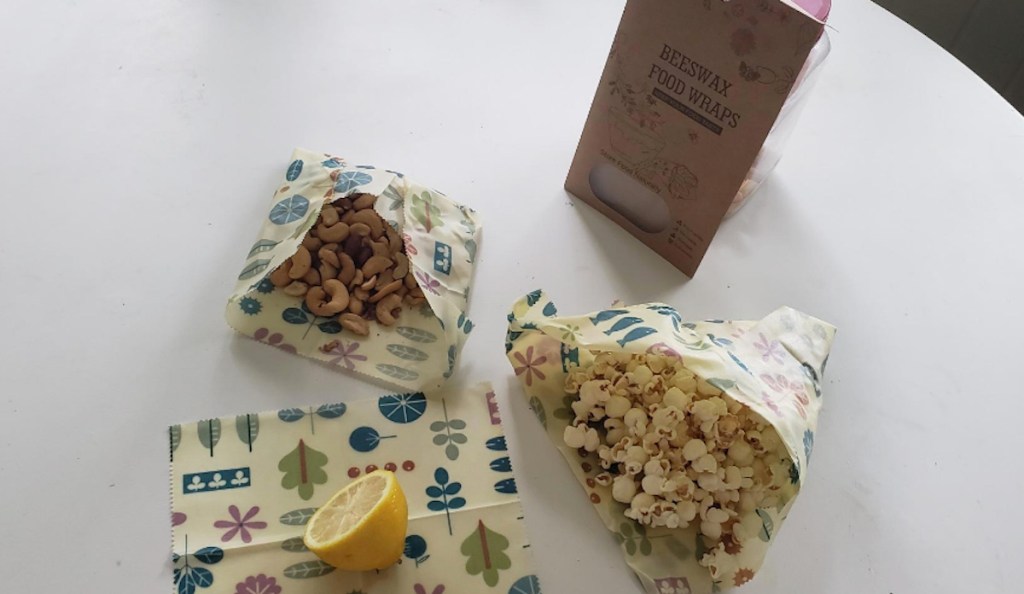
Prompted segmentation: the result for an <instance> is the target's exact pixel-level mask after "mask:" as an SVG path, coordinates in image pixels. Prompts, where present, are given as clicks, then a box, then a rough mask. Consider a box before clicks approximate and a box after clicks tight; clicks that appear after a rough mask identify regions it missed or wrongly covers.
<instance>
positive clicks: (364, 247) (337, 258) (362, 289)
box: [270, 194, 426, 336]
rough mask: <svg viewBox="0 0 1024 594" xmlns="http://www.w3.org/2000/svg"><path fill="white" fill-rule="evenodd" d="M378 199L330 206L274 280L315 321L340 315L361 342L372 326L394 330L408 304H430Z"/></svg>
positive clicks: (343, 200) (343, 201) (356, 196)
mask: <svg viewBox="0 0 1024 594" xmlns="http://www.w3.org/2000/svg"><path fill="white" fill-rule="evenodd" d="M376 199H377V197H376V196H374V195H372V194H354V195H352V196H348V197H345V198H340V199H338V200H336V201H334V202H333V203H331V204H325V205H324V207H323V209H322V210H321V211H320V216H319V218H318V219H317V222H316V224H315V225H314V226H313V228H312V229H310V231H309V233H308V234H307V235H306V237H305V238H304V239H303V240H302V244H301V245H300V246H299V249H298V250H297V251H296V252H295V254H294V255H293V256H292V257H291V258H289V259H288V260H286V261H285V262H284V263H283V264H282V265H281V266H279V267H278V268H277V269H276V270H274V272H272V273H271V274H270V282H272V283H273V284H274V286H276V287H280V288H282V289H283V290H284V292H285V293H287V294H288V295H292V296H294V297H302V298H303V299H305V302H306V306H307V307H309V310H310V311H311V312H313V313H314V314H315V315H318V316H323V317H330V316H335V315H337V316H338V323H340V324H341V326H342V327H343V328H345V329H347V330H349V331H351V332H353V333H355V334H358V335H360V336H368V335H369V333H370V327H369V320H376V321H377V322H379V323H381V324H383V325H385V326H391V325H394V324H395V321H396V318H398V316H399V315H400V314H401V312H402V306H403V304H404V305H407V306H410V307H414V306H417V305H420V304H422V303H423V302H424V301H426V298H425V297H424V296H423V291H422V290H421V289H420V287H419V285H418V284H417V283H416V278H415V277H414V276H413V274H412V273H411V272H410V271H409V257H408V256H407V255H406V252H405V245H404V243H403V242H402V238H401V236H400V235H399V234H398V232H397V231H395V229H393V228H392V227H391V225H390V224H388V222H387V221H385V220H384V219H383V218H381V216H380V215H379V214H377V212H376V211H375V210H374V209H373V204H374V202H375V201H376Z"/></svg>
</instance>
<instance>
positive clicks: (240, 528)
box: [213, 505, 267, 543]
mask: <svg viewBox="0 0 1024 594" xmlns="http://www.w3.org/2000/svg"><path fill="white" fill-rule="evenodd" d="M228 513H229V514H231V520H217V521H216V522H214V523H213V526H214V528H230V530H228V531H227V532H225V533H224V536H222V537H220V540H221V542H227V541H229V540H231V539H232V538H234V537H235V535H236V534H241V535H242V542H246V543H248V542H252V535H251V534H249V530H257V529H258V530H262V529H263V528H266V527H267V523H266V522H253V521H251V520H252V518H253V517H254V516H255V515H256V514H258V513H260V508H259V506H253V507H252V508H250V509H249V511H247V512H246V513H245V515H244V516H243V515H242V514H241V512H239V511H238V506H235V505H232V506H229V507H228Z"/></svg>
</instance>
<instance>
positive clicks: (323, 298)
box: [306, 278, 349, 317]
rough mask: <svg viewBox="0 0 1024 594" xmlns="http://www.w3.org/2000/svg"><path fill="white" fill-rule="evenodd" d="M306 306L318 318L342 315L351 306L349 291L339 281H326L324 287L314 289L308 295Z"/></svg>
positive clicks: (331, 279) (334, 279)
mask: <svg viewBox="0 0 1024 594" xmlns="http://www.w3.org/2000/svg"><path fill="white" fill-rule="evenodd" d="M328 296H330V300H328V299H327V297H328ZM306 305H308V306H309V311H311V312H313V313H314V314H316V315H318V316H325V317H326V316H333V315H334V314H336V313H341V312H342V311H344V310H345V308H346V307H348V305H349V295H348V289H347V288H346V287H345V285H343V284H341V281H339V280H338V279H336V278H329V279H327V280H326V281H324V286H323V287H313V288H311V289H310V290H309V291H308V292H307V293H306Z"/></svg>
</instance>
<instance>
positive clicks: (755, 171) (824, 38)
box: [725, 0, 832, 216]
mask: <svg viewBox="0 0 1024 594" xmlns="http://www.w3.org/2000/svg"><path fill="white" fill-rule="evenodd" d="M793 1H794V2H795V3H796V4H798V5H800V7H801V8H803V9H804V10H805V11H807V13H808V14H810V15H811V16H813V17H815V18H816V19H818V20H820V21H823V22H824V21H826V20H827V19H828V13H829V10H830V9H831V8H832V1H831V0H793ZM831 48H832V45H831V44H830V43H829V40H828V33H827V32H826V31H824V30H823V31H822V33H821V37H819V38H818V41H817V42H816V43H815V44H814V47H813V48H811V53H810V54H809V55H808V56H807V61H806V62H805V63H804V67H803V68H802V69H801V70H800V74H798V75H797V77H796V81H794V82H793V88H792V89H791V90H790V92H789V97H787V98H786V102H785V103H784V104H783V106H782V111H781V112H779V117H778V119H777V120H775V125H774V126H772V129H771V130H770V131H769V132H768V137H767V138H765V141H764V146H762V147H761V152H759V153H758V154H757V158H756V159H754V164H753V165H752V166H751V167H750V171H748V172H747V176H746V178H745V179H744V180H743V184H741V185H740V189H739V192H737V193H736V196H735V197H734V198H733V200H732V204H731V205H729V210H728V211H727V212H726V215H725V216H729V215H731V214H733V213H735V212H736V211H737V210H739V209H740V208H741V207H742V206H743V205H744V204H746V202H747V199H748V198H750V195H751V194H753V193H754V192H755V191H756V190H757V189H758V188H759V187H761V183H763V182H764V180H765V179H767V178H768V174H770V173H771V172H772V170H773V169H775V166H776V165H778V163H779V159H781V158H782V149H783V147H784V146H785V144H786V141H787V140H789V135H790V134H792V132H793V128H795V127H796V122H797V120H798V119H799V117H800V112H801V111H802V110H803V106H804V104H805V103H806V99H807V97H808V96H809V95H810V92H811V89H812V88H813V87H814V83H815V82H816V81H817V79H818V75H819V74H820V73H821V66H822V64H823V63H824V62H825V58H826V57H827V56H828V52H829V50H830V49H831Z"/></svg>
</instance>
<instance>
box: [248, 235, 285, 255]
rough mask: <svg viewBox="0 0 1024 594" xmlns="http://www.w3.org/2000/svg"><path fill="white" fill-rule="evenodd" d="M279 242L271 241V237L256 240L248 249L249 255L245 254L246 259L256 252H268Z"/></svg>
mask: <svg viewBox="0 0 1024 594" xmlns="http://www.w3.org/2000/svg"><path fill="white" fill-rule="evenodd" d="M279 243H281V242H280V241H273V240H271V239H261V240H259V241H257V242H256V243H254V244H252V249H250V250H249V255H248V256H246V259H249V258H251V257H253V256H255V255H256V254H262V253H263V252H269V251H270V250H272V249H274V248H275V247H277V244H279Z"/></svg>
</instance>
